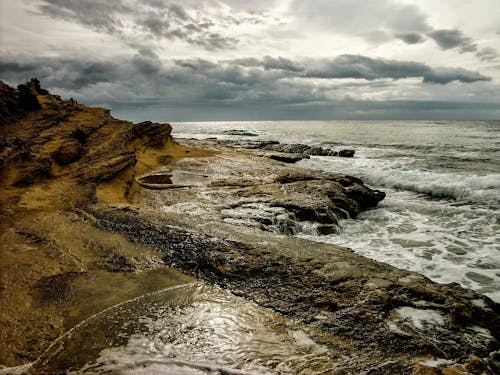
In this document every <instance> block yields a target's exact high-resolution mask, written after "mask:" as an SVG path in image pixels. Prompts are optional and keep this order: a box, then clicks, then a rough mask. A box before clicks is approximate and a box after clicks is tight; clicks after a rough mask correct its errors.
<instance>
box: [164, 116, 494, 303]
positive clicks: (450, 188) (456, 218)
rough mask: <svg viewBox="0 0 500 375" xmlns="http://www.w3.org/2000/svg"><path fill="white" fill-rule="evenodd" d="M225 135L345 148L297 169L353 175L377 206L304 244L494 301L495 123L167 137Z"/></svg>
mask: <svg viewBox="0 0 500 375" xmlns="http://www.w3.org/2000/svg"><path fill="white" fill-rule="evenodd" d="M228 129H245V130H247V129H249V130H252V131H255V132H256V133H258V134H259V136H258V137H254V139H263V140H278V141H281V142H282V143H305V144H310V145H320V146H322V147H330V148H333V149H335V150H338V149H341V148H353V149H355V150H356V155H355V157H354V158H336V157H311V159H309V160H302V161H300V162H299V163H298V165H299V166H301V167H304V168H311V169H319V170H324V171H329V172H335V173H344V174H348V175H354V176H356V177H360V178H361V179H362V180H363V181H364V182H365V183H367V184H369V185H371V186H372V187H375V188H379V189H382V190H384V191H386V193H387V197H386V199H385V200H384V201H383V202H382V203H381V204H379V206H378V208H377V209H375V210H372V211H368V212H364V213H362V214H361V215H359V216H358V218H357V219H356V220H343V221H341V222H340V223H339V225H340V233H338V234H336V235H329V236H317V235H314V233H309V236H307V237H308V238H310V239H314V240H317V241H326V242H332V243H337V244H340V245H344V246H346V247H350V248H353V249H354V250H355V251H356V252H358V253H360V254H362V255H365V256H367V257H371V258H375V259H377V260H381V261H385V262H387V263H390V264H392V265H394V266H396V267H400V268H405V269H409V270H412V271H417V272H420V273H423V274H424V275H426V276H428V277H430V278H431V279H433V280H434V281H437V282H443V283H447V282H458V283H460V284H461V285H462V286H464V287H466V288H471V289H475V290H476V291H478V292H480V293H483V294H486V295H488V296H489V297H491V298H493V299H494V300H496V301H500V245H499V244H500V209H499V208H500V173H499V171H500V164H499V160H500V142H499V141H498V140H499V139H500V138H499V135H500V122H499V121H492V122H480V121H445V122H443V123H441V122H440V123H434V122H427V121H403V122H401V121H399V122H387V121H384V122H377V121H367V122H358V121H312V122H287V121H283V122H280V121H278V122H226V123H199V124H181V125H180V126H179V128H178V129H177V131H179V132H184V133H185V134H186V135H187V136H190V134H196V136H197V137H198V138H206V137H207V136H217V137H219V136H218V135H217V134H222V135H223V132H224V131H227V130H228ZM174 131H176V126H175V125H174ZM223 136H224V135H223ZM225 137H227V135H226V136H225ZM225 139H227V138H225ZM233 139H238V138H237V137H233ZM298 234H299V235H304V232H300V231H299V232H298Z"/></svg>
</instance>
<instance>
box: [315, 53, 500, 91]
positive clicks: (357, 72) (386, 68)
mask: <svg viewBox="0 0 500 375" xmlns="http://www.w3.org/2000/svg"><path fill="white" fill-rule="evenodd" d="M306 77H310V78H338V79H341V78H358V79H366V80H369V81H371V80H376V79H384V78H389V79H394V80H397V79H403V78H422V79H423V82H426V83H438V84H446V83H450V82H453V81H460V82H465V83H470V82H477V81H489V80H491V78H489V77H486V76H483V75H481V74H479V73H476V72H471V71H468V70H465V69H460V68H441V69H433V68H431V67H429V66H428V65H425V64H422V63H417V62H412V61H397V60H385V59H372V58H370V57H366V56H360V55H342V56H339V57H337V58H335V59H320V60H313V61H311V63H310V67H309V68H308V69H307V73H306Z"/></svg>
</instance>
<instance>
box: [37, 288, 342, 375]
mask: <svg viewBox="0 0 500 375" xmlns="http://www.w3.org/2000/svg"><path fill="white" fill-rule="evenodd" d="M90 337H91V342H92V345H88V340H89V338H90ZM336 358H338V355H337V354H335V353H333V352H332V351H331V350H329V349H327V348H326V347H325V346H322V345H320V344H318V343H316V342H315V341H314V340H313V339H312V338H311V337H310V336H309V334H308V333H306V332H305V331H304V330H303V329H302V327H300V326H299V325H298V324H295V323H293V322H290V321H286V320H285V319H284V318H282V317H281V316H279V315H278V314H276V313H274V312H273V311H271V310H268V309H265V308H262V307H259V306H257V305H256V304H254V303H251V302H248V301H246V300H244V299H243V298H239V297H235V296H233V295H231V294H230V293H228V292H225V291H223V290H220V289H218V288H214V287H210V286H207V285H204V284H200V283H191V284H186V285H184V286H178V287H172V288H167V289H164V290H162V291H159V292H154V293H150V294H146V295H144V296H141V297H138V298H134V299H132V300H130V301H127V302H124V303H121V304H119V305H116V306H115V307H112V308H110V309H107V310H104V311H103V312H101V313H99V314H96V315H95V316H93V317H91V318H89V319H87V320H86V321H84V322H82V323H80V324H79V325H77V326H76V327H75V328H73V329H72V330H71V331H69V332H68V333H67V334H66V335H64V336H63V337H61V338H60V339H59V340H58V341H57V342H56V343H55V344H54V345H53V346H52V347H51V348H50V349H49V350H48V351H47V352H46V353H45V355H44V356H43V357H42V358H41V359H40V360H39V361H37V362H36V363H35V364H34V365H33V368H32V369H31V371H32V373H40V372H43V373H57V372H58V371H62V370H65V371H68V370H69V371H70V372H69V373H73V374H100V373H120V374H151V373H172V374H174V373H175V374H247V373H252V374H276V373H279V374H321V373H325V372H328V371H329V370H331V369H332V368H333V366H334V361H335V359H336Z"/></svg>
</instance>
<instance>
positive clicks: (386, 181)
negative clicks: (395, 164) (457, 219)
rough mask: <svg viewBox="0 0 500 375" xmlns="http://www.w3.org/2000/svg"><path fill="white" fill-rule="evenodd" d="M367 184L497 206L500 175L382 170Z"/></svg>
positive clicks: (499, 201)
mask: <svg viewBox="0 0 500 375" xmlns="http://www.w3.org/2000/svg"><path fill="white" fill-rule="evenodd" d="M369 179H370V182H371V183H374V184H377V185H381V186H388V187H392V188H396V189H400V190H408V191H413V192H416V193H421V194H426V195H429V196H432V197H440V198H452V199H455V200H459V201H466V202H472V203H485V204H498V203H500V174H489V175H485V176H466V175H463V174H445V173H436V172H428V171H420V170H410V171H401V170H396V171H395V170H385V171H379V173H378V175H376V174H374V175H372V176H369Z"/></svg>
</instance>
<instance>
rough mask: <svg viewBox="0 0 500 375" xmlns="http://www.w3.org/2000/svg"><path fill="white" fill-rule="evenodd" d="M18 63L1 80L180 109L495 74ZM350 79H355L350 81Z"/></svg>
mask: <svg viewBox="0 0 500 375" xmlns="http://www.w3.org/2000/svg"><path fill="white" fill-rule="evenodd" d="M16 60H17V62H14V60H12V59H11V60H7V61H3V62H1V63H0V72H1V77H0V78H1V79H3V80H6V81H8V82H10V83H19V82H22V81H25V80H26V79H28V78H30V77H38V78H39V79H40V80H41V81H42V83H43V84H44V86H46V87H47V88H48V89H49V90H51V91H54V92H62V93H67V94H68V96H72V97H74V98H77V99H79V100H82V101H84V102H87V103H96V102H97V103H99V102H100V101H104V100H106V101H111V102H137V101H141V100H143V99H144V98H161V99H162V100H164V101H168V102H169V103H170V105H177V106H186V105H187V104H186V103H191V105H199V104H200V103H205V104H206V105H208V104H207V103H226V104H229V103H233V104H235V103H236V104H237V105H238V106H244V105H246V104H247V103H254V104H255V105H256V103H266V105H271V104H272V103H274V104H275V105H289V104H297V105H307V104H308V103H313V102H314V103H317V102H331V101H332V97H333V96H335V97H338V96H339V95H340V96H345V92H350V90H356V91H357V92H360V90H361V91H366V90H378V89H384V90H385V89H386V88H390V87H391V86H393V85H394V82H392V81H388V80H398V79H403V78H420V79H422V81H423V82H424V83H433V84H440V85H444V84H448V83H450V82H453V81H459V82H463V83H472V82H480V81H488V80H489V79H490V78H488V77H486V76H483V75H481V74H479V73H476V72H472V71H468V70H465V69H460V68H432V67H429V66H428V65H425V64H422V63H417V62H411V61H409V62H408V61H395V60H384V59H373V58H369V57H366V56H359V55H342V56H339V57H337V58H334V59H327V58H324V59H305V60H299V61H294V60H290V59H284V58H280V57H278V58H276V57H270V56H268V57H265V58H262V59H255V58H249V59H235V60H223V61H218V62H212V61H208V60H204V59H179V60H172V61H161V60H160V59H159V57H158V56H157V55H156V54H155V53H154V52H153V51H151V50H149V49H143V50H141V51H140V53H137V54H136V55H135V56H132V57H131V58H129V59H121V60H118V61H116V62H106V61H99V60H92V59H87V58H81V57H76V58H74V59H55V58H39V59H37V60H33V59H32V58H26V57H25V58H24V59H23V58H19V57H18V58H17V59H16ZM346 78H347V79H349V80H347V81H345V80H344V79H346ZM318 79H322V80H329V79H336V81H335V82H334V83H332V84H324V85H323V84H318V83H317V80H318ZM352 79H356V80H355V81H354V82H353V81H352ZM366 81H370V82H369V83H368V82H366ZM224 105H225V104H224Z"/></svg>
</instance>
